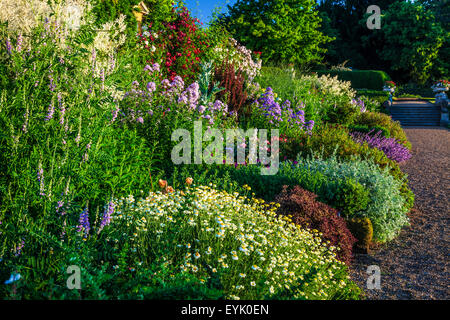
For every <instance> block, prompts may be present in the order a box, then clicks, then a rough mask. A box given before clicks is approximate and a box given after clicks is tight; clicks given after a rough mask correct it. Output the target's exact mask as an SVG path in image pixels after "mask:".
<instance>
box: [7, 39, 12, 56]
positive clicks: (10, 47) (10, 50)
mask: <svg viewBox="0 0 450 320" xmlns="http://www.w3.org/2000/svg"><path fill="white" fill-rule="evenodd" d="M6 50H7V51H8V54H11V53H12V46H11V42H10V41H9V38H6Z"/></svg>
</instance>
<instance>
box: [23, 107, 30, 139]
mask: <svg viewBox="0 0 450 320" xmlns="http://www.w3.org/2000/svg"><path fill="white" fill-rule="evenodd" d="M23 117H24V118H25V122H24V123H23V126H22V131H23V132H24V133H27V132H28V117H29V112H28V107H27V110H26V111H25V113H24V114H23Z"/></svg>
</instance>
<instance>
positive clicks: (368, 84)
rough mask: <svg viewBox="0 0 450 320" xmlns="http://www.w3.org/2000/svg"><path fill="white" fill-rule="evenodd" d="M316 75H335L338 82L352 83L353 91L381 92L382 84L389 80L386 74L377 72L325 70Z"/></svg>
mask: <svg viewBox="0 0 450 320" xmlns="http://www.w3.org/2000/svg"><path fill="white" fill-rule="evenodd" d="M317 74H318V75H322V74H329V75H331V76H336V75H337V76H338V79H339V80H344V81H350V82H351V83H352V87H353V88H355V89H371V90H381V89H382V88H383V86H384V82H385V81H387V80H391V78H390V77H389V75H388V74H387V73H386V72H384V71H379V70H354V71H337V70H327V71H317Z"/></svg>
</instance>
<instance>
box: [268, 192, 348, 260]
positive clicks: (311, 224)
mask: <svg viewBox="0 0 450 320" xmlns="http://www.w3.org/2000/svg"><path fill="white" fill-rule="evenodd" d="M316 198H317V195H316V194H314V193H312V192H309V191H307V190H305V189H302V188H301V187H299V186H294V187H293V188H291V189H289V188H288V186H283V190H282V191H281V193H280V194H279V195H278V196H277V197H276V199H275V201H276V202H278V203H279V204H280V205H281V206H280V207H279V209H278V211H277V213H278V214H282V215H286V216H291V217H292V221H293V222H294V223H295V224H298V225H300V226H302V227H307V228H309V229H316V230H318V231H319V232H321V233H322V239H324V240H327V241H329V242H330V244H331V245H333V246H335V247H338V248H340V250H339V251H337V253H336V255H337V259H338V260H340V261H342V262H345V263H346V264H347V265H350V263H351V260H352V248H353V245H354V243H355V242H356V238H355V237H353V235H352V234H351V232H350V231H349V229H348V228H347V224H346V222H345V220H344V218H342V217H340V216H339V215H338V212H337V210H336V209H334V208H332V207H330V206H328V205H326V204H324V203H322V202H319V201H317V200H316Z"/></svg>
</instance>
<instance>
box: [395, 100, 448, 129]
mask: <svg viewBox="0 0 450 320" xmlns="http://www.w3.org/2000/svg"><path fill="white" fill-rule="evenodd" d="M389 111H390V114H391V117H392V119H393V120H395V121H399V122H400V124H401V125H402V126H439V124H440V119H441V112H440V109H439V108H438V107H437V106H435V105H434V104H432V103H429V102H427V101H423V100H406V99H405V100H401V101H394V103H393V105H392V107H391V108H390V110H389Z"/></svg>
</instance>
